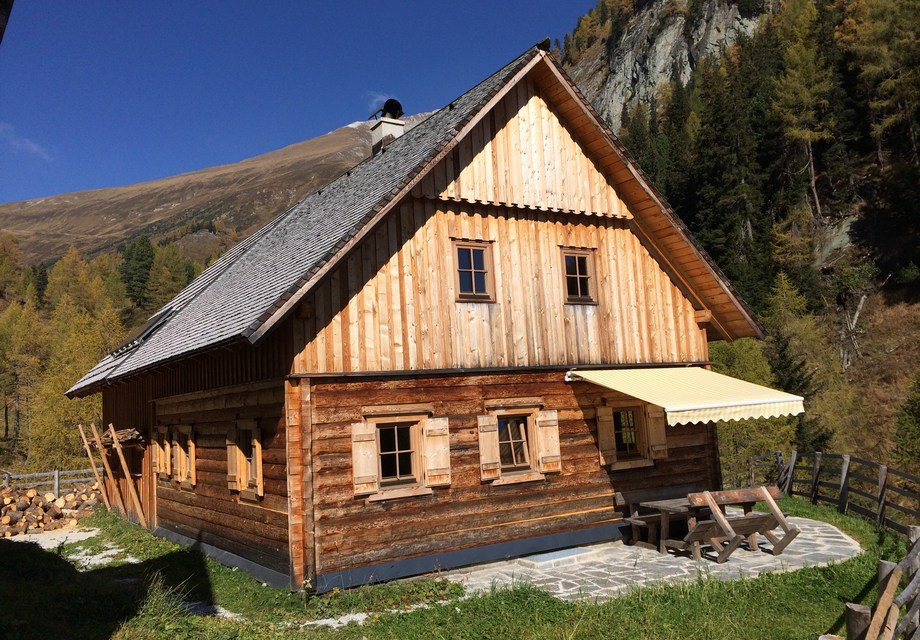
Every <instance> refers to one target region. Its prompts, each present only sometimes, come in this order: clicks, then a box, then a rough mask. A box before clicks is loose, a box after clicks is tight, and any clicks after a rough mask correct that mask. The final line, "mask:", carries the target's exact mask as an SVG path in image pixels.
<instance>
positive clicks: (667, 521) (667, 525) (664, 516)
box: [649, 511, 671, 553]
mask: <svg viewBox="0 0 920 640" xmlns="http://www.w3.org/2000/svg"><path fill="white" fill-rule="evenodd" d="M649 535H650V536H651V533H649ZM670 537H671V514H670V513H668V512H667V511H663V512H662V513H661V536H660V537H659V538H658V552H659V553H667V552H668V548H667V547H666V546H665V544H664V542H665V540H667V539H668V538H670ZM649 542H651V538H650V539H649Z"/></svg>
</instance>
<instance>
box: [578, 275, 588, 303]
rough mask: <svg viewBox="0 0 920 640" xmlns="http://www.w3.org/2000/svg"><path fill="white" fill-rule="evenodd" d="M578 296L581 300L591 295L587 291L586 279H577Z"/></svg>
mask: <svg viewBox="0 0 920 640" xmlns="http://www.w3.org/2000/svg"><path fill="white" fill-rule="evenodd" d="M578 284H579V287H578V295H580V296H581V297H583V298H587V297H589V296H590V295H591V292H590V291H589V290H588V278H579V279H578Z"/></svg>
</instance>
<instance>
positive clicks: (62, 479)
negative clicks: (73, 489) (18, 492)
mask: <svg viewBox="0 0 920 640" xmlns="http://www.w3.org/2000/svg"><path fill="white" fill-rule="evenodd" d="M96 473H99V474H101V473H102V468H101V467H100V468H98V469H96ZM93 480H95V477H94V476H93V469H92V468H88V469H72V470H69V471H62V470H60V469H55V470H54V471H43V472H41V473H22V474H13V473H9V472H6V471H0V489H3V488H5V487H10V486H16V487H20V488H22V489H48V490H50V491H52V492H53V493H54V495H56V496H59V495H60V494H61V486H62V485H64V486H66V485H70V484H79V483H81V482H92V481H93Z"/></svg>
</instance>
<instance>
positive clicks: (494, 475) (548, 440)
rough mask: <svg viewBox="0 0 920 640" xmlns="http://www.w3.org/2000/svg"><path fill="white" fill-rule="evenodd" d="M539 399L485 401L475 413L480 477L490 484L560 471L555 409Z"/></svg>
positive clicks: (516, 480) (525, 480)
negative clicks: (482, 410)
mask: <svg viewBox="0 0 920 640" xmlns="http://www.w3.org/2000/svg"><path fill="white" fill-rule="evenodd" d="M542 406H543V400H542V399H541V398H505V399H497V400H487V401H486V403H485V407H486V411H488V413H487V414H486V415H481V416H479V419H478V421H479V462H480V471H481V474H480V475H481V478H482V480H483V481H491V482H492V484H493V485H503V484H514V483H518V482H530V481H533V480H543V479H545V477H546V476H545V474H547V473H556V472H559V471H561V470H562V458H561V455H560V451H559V421H558V416H557V413H556V411H552V410H543V409H542Z"/></svg>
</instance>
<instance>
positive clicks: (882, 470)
mask: <svg viewBox="0 0 920 640" xmlns="http://www.w3.org/2000/svg"><path fill="white" fill-rule="evenodd" d="M887 489H888V467H887V465H884V464H883V465H881V466H880V467H879V468H878V509H877V510H876V512H875V519H876V521H877V522H879V523H882V522H884V521H885V491H886V490H887Z"/></svg>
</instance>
